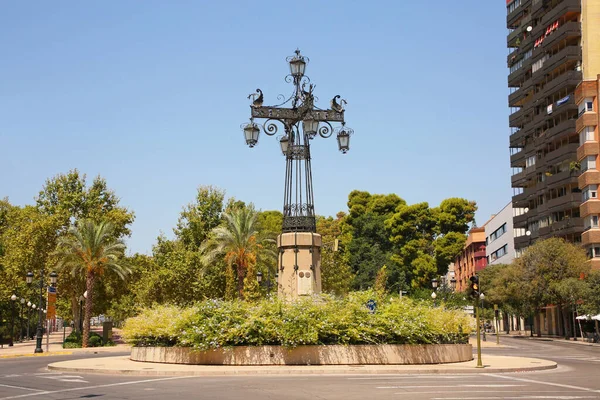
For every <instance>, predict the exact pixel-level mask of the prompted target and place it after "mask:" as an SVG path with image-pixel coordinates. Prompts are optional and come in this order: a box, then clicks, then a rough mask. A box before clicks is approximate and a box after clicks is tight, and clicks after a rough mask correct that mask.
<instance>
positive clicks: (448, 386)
mask: <svg viewBox="0 0 600 400" xmlns="http://www.w3.org/2000/svg"><path fill="white" fill-rule="evenodd" d="M517 386H519V387H522V386H526V385H420V386H377V387H376V389H424V388H468V387H472V388H504V387H517Z"/></svg>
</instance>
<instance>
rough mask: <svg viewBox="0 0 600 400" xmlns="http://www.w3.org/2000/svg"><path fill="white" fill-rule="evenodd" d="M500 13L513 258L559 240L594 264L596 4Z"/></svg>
mask: <svg viewBox="0 0 600 400" xmlns="http://www.w3.org/2000/svg"><path fill="white" fill-rule="evenodd" d="M506 5H507V11H508V16H507V26H508V29H509V31H510V32H509V34H508V37H507V44H508V48H509V55H508V60H507V61H508V67H509V69H510V72H509V76H508V86H509V88H510V95H509V97H508V102H509V106H510V108H511V115H510V117H509V124H510V127H511V135H510V150H511V156H510V162H511V167H512V168H513V175H512V178H511V183H512V187H513V198H512V203H513V208H514V209H515V210H517V212H515V217H514V219H513V224H514V228H515V249H516V252H517V254H518V253H519V252H520V250H522V249H523V248H524V247H527V246H528V245H529V244H530V243H531V242H532V241H535V240H536V239H538V238H539V239H545V238H548V237H551V236H558V237H564V238H565V239H567V240H569V241H572V242H581V241H582V240H583V242H584V244H586V245H587V246H588V247H589V248H590V249H591V250H590V254H591V255H592V256H594V257H596V256H595V251H596V249H597V250H598V256H597V257H600V229H599V230H598V231H597V235H596V232H592V231H591V230H589V229H587V228H590V227H592V229H593V228H594V227H595V228H598V217H599V216H600V201H598V200H597V185H598V184H600V171H598V170H597V169H596V163H597V156H598V153H600V151H599V146H598V123H597V122H598V117H597V109H598V100H597V99H598V75H597V74H598V73H600V0H507V2H506ZM588 80H590V82H589V83H588ZM594 85H595V86H594ZM592 196H593V197H592ZM589 199H593V201H592V202H588V201H586V200H589ZM582 201H583V203H582ZM596 201H598V203H596ZM594 218H595V219H594ZM594 224H595V225H594ZM582 234H583V239H582ZM598 261H599V262H600V258H598Z"/></svg>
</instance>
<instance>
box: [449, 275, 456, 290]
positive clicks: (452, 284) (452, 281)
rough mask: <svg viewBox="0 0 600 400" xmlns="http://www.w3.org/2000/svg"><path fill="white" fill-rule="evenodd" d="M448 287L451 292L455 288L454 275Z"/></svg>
mask: <svg viewBox="0 0 600 400" xmlns="http://www.w3.org/2000/svg"><path fill="white" fill-rule="evenodd" d="M450 288H451V289H452V291H453V292H454V291H455V290H456V279H454V277H452V279H450Z"/></svg>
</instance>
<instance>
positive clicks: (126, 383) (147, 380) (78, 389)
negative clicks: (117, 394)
mask: <svg viewBox="0 0 600 400" xmlns="http://www.w3.org/2000/svg"><path fill="white" fill-rule="evenodd" d="M189 378H194V376H172V377H169V378H157V379H144V380H142V381H129V382H119V383H108V384H106V385H95V386H81V387H76V388H69V389H61V390H47V391H42V392H36V393H28V394H21V395H18V396H9V397H1V398H0V400H9V399H21V398H24V397H33V396H42V395H47V394H55V393H65V392H75V391H81V390H89V389H100V388H105V387H112V386H124V385H135V384H138V383H151V382H160V381H172V380H175V379H189Z"/></svg>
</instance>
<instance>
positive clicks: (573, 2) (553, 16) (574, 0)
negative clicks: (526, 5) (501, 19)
mask: <svg viewBox="0 0 600 400" xmlns="http://www.w3.org/2000/svg"><path fill="white" fill-rule="evenodd" d="M515 11H516V10H515ZM569 12H576V13H581V0H563V1H562V2H561V3H559V4H557V5H556V6H555V7H554V8H553V9H551V10H549V11H548V12H547V13H546V14H545V15H544V16H543V17H542V25H543V26H547V25H548V24H550V23H552V22H554V21H556V20H557V19H558V18H559V17H562V16H563V15H565V14H567V13H569Z"/></svg>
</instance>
